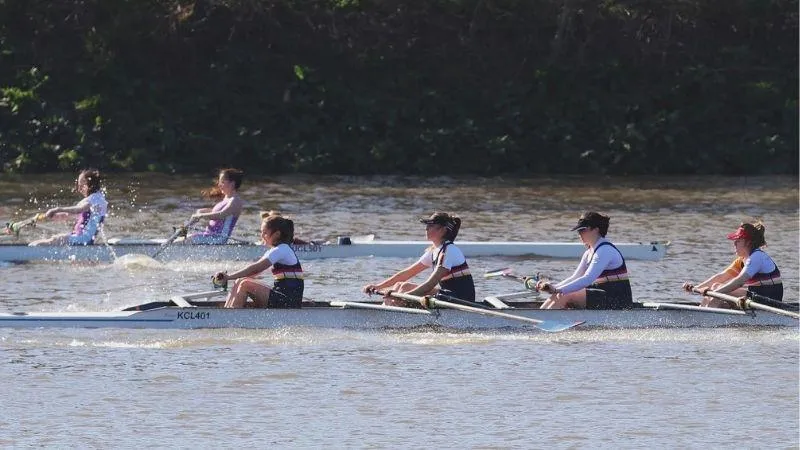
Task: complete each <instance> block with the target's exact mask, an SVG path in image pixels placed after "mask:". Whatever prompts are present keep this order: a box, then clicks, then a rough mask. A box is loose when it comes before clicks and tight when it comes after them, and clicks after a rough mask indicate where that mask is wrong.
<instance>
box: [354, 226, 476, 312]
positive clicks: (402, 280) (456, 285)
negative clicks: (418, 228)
mask: <svg viewBox="0 0 800 450" xmlns="http://www.w3.org/2000/svg"><path fill="white" fill-rule="evenodd" d="M420 222H421V223H424V224H425V237H426V238H427V239H428V240H429V241H431V243H432V244H433V245H431V246H430V247H428V249H427V250H426V251H425V253H424V254H423V255H422V257H420V258H419V260H417V262H415V263H414V264H412V265H410V266H408V267H406V268H405V269H403V270H401V271H399V272H397V273H396V274H394V275H392V276H391V277H389V278H387V279H385V280H383V281H381V282H380V283H378V284H368V285H366V286H364V288H363V291H364V292H365V293H367V294H372V293H375V292H377V291H379V290H381V289H384V288H387V287H388V288H389V291H397V292H405V293H407V294H411V295H420V296H422V295H431V294H433V295H437V294H445V295H449V296H452V297H456V298H459V299H461V300H468V301H475V284H474V282H473V280H472V275H471V274H470V272H469V266H468V265H467V260H466V258H465V257H464V253H462V252H461V250H460V249H459V248H458V247H457V246H456V245H455V244H454V243H453V241H455V239H456V236H458V230H459V229H460V228H461V219H460V218H458V217H456V216H451V215H450V214H447V213H440V212H437V213H434V214H433V215H431V216H430V217H429V218H427V219H420ZM428 267H433V268H434V269H433V272H432V273H431V274H430V275H429V276H428V279H426V280H425V281H424V282H423V283H422V284H419V285H417V284H414V283H409V282H408V280H410V279H411V278H412V277H414V276H415V275H417V274H418V273H420V272H422V271H423V270H425V269H426V268H428ZM384 303H385V304H387V305H394V306H420V305H418V304H410V303H409V302H406V301H404V300H398V299H394V298H390V297H389V296H387V297H386V299H385V300H384Z"/></svg>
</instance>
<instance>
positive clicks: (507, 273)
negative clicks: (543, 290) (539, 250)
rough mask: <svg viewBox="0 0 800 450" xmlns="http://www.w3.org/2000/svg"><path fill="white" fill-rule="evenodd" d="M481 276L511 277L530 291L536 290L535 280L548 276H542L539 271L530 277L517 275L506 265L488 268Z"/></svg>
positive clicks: (544, 278)
mask: <svg viewBox="0 0 800 450" xmlns="http://www.w3.org/2000/svg"><path fill="white" fill-rule="evenodd" d="M483 277H484V278H499V277H503V278H510V279H512V280H514V281H518V282H520V283H522V284H523V285H524V286H525V289H530V290H532V291H536V282H537V281H539V280H546V279H548V278H549V277H547V276H544V275H542V274H540V273H537V274H536V275H534V276H532V277H523V276H519V275H517V274H515V273H514V271H513V270H511V269H510V268H508V267H505V268H503V269H496V270H490V271H488V272H486V273H484V274H483ZM529 281H532V283H529ZM537 292H538V291H537Z"/></svg>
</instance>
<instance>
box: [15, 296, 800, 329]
mask: <svg viewBox="0 0 800 450" xmlns="http://www.w3.org/2000/svg"><path fill="white" fill-rule="evenodd" d="M223 294H224V292H221V291H208V292H200V293H196V294H189V295H184V296H179V297H173V298H172V299H170V300H169V301H160V302H152V303H145V304H142V305H137V306H135V307H131V308H127V309H126V310H123V311H112V312H52V313H50V312H20V313H0V327H10V328H165V329H194V328H271V329H274V328H284V327H315V328H348V329H387V328H400V329H404V328H415V327H423V326H439V327H445V328H450V329H460V330H481V329H506V328H510V329H521V330H522V329H528V330H533V329H534V328H533V327H532V326H531V324H528V323H525V322H520V321H516V320H508V319H505V318H501V317H493V316H486V315H482V314H474V313H469V312H463V311H458V310H452V309H435V310H431V311H428V310H421V309H411V308H398V307H387V306H383V305H380V304H376V303H357V302H324V303H323V302H317V303H309V304H308V305H307V306H305V307H304V308H302V309H222V308H220V305H221V303H222V302H220V301H219V299H216V300H215V297H219V296H221V295H223ZM502 311H503V312H504V313H507V314H513V315H519V316H522V317H528V318H532V319H539V320H542V321H547V322H561V323H576V322H580V321H585V324H583V325H581V326H580V327H579V328H584V327H590V328H595V327H601V328H690V327H723V326H773V327H782V326H791V327H797V323H798V322H797V320H796V319H793V318H791V317H787V316H783V315H778V314H772V313H768V312H761V311H737V310H720V309H714V308H700V307H698V306H693V305H688V304H679V303H677V304H673V303H637V304H636V308H634V309H631V310H624V311H612V310H540V309H535V308H524V307H518V308H507V309H503V310H502Z"/></svg>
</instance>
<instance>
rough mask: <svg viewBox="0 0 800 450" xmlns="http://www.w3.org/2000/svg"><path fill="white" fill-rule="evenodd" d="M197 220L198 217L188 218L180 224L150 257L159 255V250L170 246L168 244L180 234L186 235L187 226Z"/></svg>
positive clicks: (161, 250)
mask: <svg viewBox="0 0 800 450" xmlns="http://www.w3.org/2000/svg"><path fill="white" fill-rule="evenodd" d="M198 220H199V219H197V218H194V217H192V218H189V220H187V221H186V222H184V223H183V225H182V226H180V227H178V228H175V231H174V232H173V233H172V236H170V237H169V238H168V239H167V240H166V241H165V242H164V243H163V244H161V247H159V248H158V250H156V251H155V253H153V254H152V255H151V256H150V257H151V258H153V259H155V258H156V256H158V255H160V254H161V252H163V251H164V250H166V249H167V247H169V246H170V244H172V243H173V242H175V240H176V239H178V238H179V237H181V236H183V237H186V235H187V234H188V232H189V227H190V226H192V225H194V224H195V223H197V221H198Z"/></svg>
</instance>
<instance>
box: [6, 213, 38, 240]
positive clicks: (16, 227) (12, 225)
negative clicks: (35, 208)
mask: <svg viewBox="0 0 800 450" xmlns="http://www.w3.org/2000/svg"><path fill="white" fill-rule="evenodd" d="M44 218H45V216H44V214H43V213H36V214H35V215H34V216H33V217H31V218H30V219H25V220H20V221H19V222H6V230H5V231H6V234H13V235H14V236H15V237H19V232H20V230H21V229H23V228H25V227H27V226H31V227H35V226H36V222H38V221H40V220H44Z"/></svg>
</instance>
